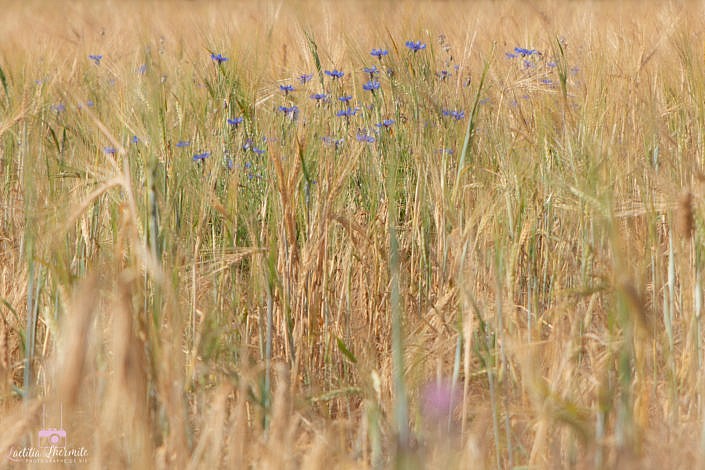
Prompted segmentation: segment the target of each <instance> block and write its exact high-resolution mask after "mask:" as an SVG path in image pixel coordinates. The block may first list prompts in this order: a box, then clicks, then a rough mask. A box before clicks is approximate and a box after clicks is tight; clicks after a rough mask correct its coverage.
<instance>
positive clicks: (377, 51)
mask: <svg viewBox="0 0 705 470" xmlns="http://www.w3.org/2000/svg"><path fill="white" fill-rule="evenodd" d="M387 54H389V51H388V50H387V49H372V52H370V55H371V56H373V57H377V58H378V59H379V60H382V56H383V55H387Z"/></svg>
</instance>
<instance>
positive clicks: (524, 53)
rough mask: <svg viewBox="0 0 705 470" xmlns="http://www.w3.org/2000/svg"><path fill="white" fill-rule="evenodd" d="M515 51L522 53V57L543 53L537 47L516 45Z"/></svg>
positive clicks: (518, 53)
mask: <svg viewBox="0 0 705 470" xmlns="http://www.w3.org/2000/svg"><path fill="white" fill-rule="evenodd" d="M514 52H515V53H516V54H517V55H520V56H522V57H527V56H532V55H541V53H540V52H539V51H537V50H536V49H526V48H523V47H515V48H514Z"/></svg>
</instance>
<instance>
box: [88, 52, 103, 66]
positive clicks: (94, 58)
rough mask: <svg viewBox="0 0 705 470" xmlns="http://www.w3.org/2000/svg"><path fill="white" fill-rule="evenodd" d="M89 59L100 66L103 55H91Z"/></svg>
mask: <svg viewBox="0 0 705 470" xmlns="http://www.w3.org/2000/svg"><path fill="white" fill-rule="evenodd" d="M88 58H89V59H91V60H92V61H93V62H95V65H100V61H101V60H103V56H102V54H90V55H89V56H88Z"/></svg>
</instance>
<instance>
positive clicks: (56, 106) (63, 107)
mask: <svg viewBox="0 0 705 470" xmlns="http://www.w3.org/2000/svg"><path fill="white" fill-rule="evenodd" d="M51 110H52V111H54V112H55V113H56V114H61V113H63V112H64V111H66V105H65V104H64V103H58V104H54V105H52V106H51Z"/></svg>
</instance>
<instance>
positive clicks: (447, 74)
mask: <svg viewBox="0 0 705 470" xmlns="http://www.w3.org/2000/svg"><path fill="white" fill-rule="evenodd" d="M436 75H438V78H440V79H441V80H446V79H447V78H448V77H450V72H449V71H447V70H441V71H440V72H438V73H436Z"/></svg>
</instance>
